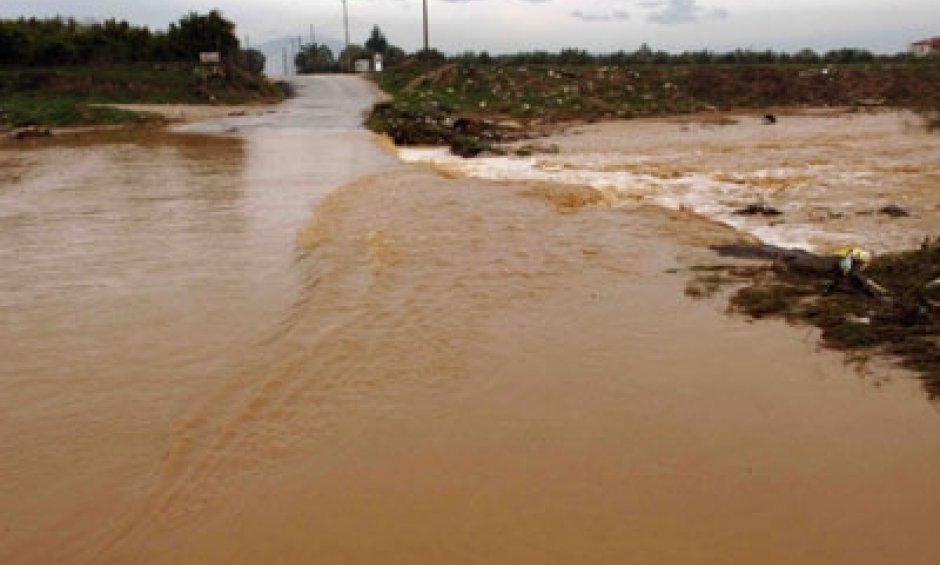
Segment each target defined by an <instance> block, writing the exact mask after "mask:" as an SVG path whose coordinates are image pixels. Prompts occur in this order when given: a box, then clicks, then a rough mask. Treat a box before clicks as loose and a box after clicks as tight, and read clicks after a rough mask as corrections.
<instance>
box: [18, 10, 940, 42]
mask: <svg viewBox="0 0 940 565" xmlns="http://www.w3.org/2000/svg"><path fill="white" fill-rule="evenodd" d="M427 3H428V12H429V18H428V19H429V28H430V43H431V47H433V48H436V49H439V50H441V51H444V52H446V53H460V52H464V51H477V52H480V51H488V52H490V53H491V54H498V53H512V52H519V51H535V50H546V51H557V50H559V49H562V48H567V47H572V48H578V49H585V50H587V51H591V52H595V53H610V52H614V51H619V50H624V51H633V50H635V49H636V48H638V47H639V46H640V45H641V44H643V43H646V44H648V45H649V46H650V47H652V48H653V49H656V50H659V49H662V50H665V51H671V52H678V51H685V50H700V49H709V50H712V51H728V50H733V49H736V48H742V49H774V50H781V51H797V50H799V49H802V48H804V47H808V48H811V49H814V50H816V51H826V50H829V49H835V48H840V47H857V48H863V49H869V50H871V51H874V52H876V53H896V52H898V51H903V50H906V49H907V48H908V44H909V43H911V42H912V41H916V40H919V39H924V38H927V37H933V36H940V0H590V1H588V0H427ZM211 9H218V10H220V11H221V12H222V13H223V15H224V16H225V17H226V18H228V19H230V20H232V21H234V22H235V23H236V24H237V26H238V34H239V36H240V37H241V39H242V40H245V39H246V38H247V40H248V41H249V43H251V44H253V45H258V44H260V43H263V42H265V41H268V40H271V39H276V38H279V37H284V36H291V37H296V36H298V35H300V36H303V38H304V41H305V42H306V41H309V37H310V26H311V25H313V26H314V27H313V31H314V37H317V38H324V37H330V38H333V39H339V40H342V39H343V1H342V0H162V1H160V2H155V1H153V0H81V1H77V2H76V1H75V0H2V1H0V18H15V17H20V16H36V17H47V16H55V15H62V16H73V17H76V18H77V19H99V20H100V19H104V18H111V17H113V18H116V19H119V20H127V21H129V22H131V23H133V24H138V25H146V26H149V27H150V28H151V29H166V27H167V25H168V24H169V23H170V22H173V21H176V20H178V19H179V18H180V17H181V16H183V15H185V14H187V13H189V12H191V11H196V12H200V13H205V12H208V11H209V10H211ZM347 9H348V13H349V33H350V40H351V41H352V42H354V43H363V42H364V41H365V39H366V38H367V37H368V35H369V32H370V30H371V29H372V27H373V26H375V25H377V26H379V28H380V29H381V30H382V32H383V33H384V34H385V36H386V37H387V38H388V40H389V42H390V43H392V44H394V45H398V46H400V47H402V48H403V49H405V50H406V51H414V50H416V49H419V48H420V47H421V46H422V0H347Z"/></svg>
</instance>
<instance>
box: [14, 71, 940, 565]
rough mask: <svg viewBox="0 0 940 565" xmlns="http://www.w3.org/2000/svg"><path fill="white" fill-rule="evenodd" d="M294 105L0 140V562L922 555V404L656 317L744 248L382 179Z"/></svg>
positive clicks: (532, 196)
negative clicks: (721, 259) (700, 271)
mask: <svg viewBox="0 0 940 565" xmlns="http://www.w3.org/2000/svg"><path fill="white" fill-rule="evenodd" d="M302 87H303V90H302V91H301V97H300V98H298V99H297V100H294V101H291V102H290V103H288V104H286V105H284V106H281V107H278V108H277V109H276V110H277V112H278V113H277V114H263V115H261V116H256V117H249V116H246V117H233V118H231V119H226V120H224V121H221V122H214V123H211V124H199V125H191V126H187V127H186V128H185V129H186V130H187V131H185V132H177V133H166V134H160V133H152V134H146V135H144V136H142V135H141V134H140V133H139V132H128V133H122V134H108V135H107V136H104V137H97V136H92V137H91V138H86V137H83V138H81V139H78V140H71V141H65V140H62V141H56V142H54V143H53V144H37V145H31V146H13V147H7V148H4V149H3V150H2V151H0V161H2V163H3V166H2V167H0V214H2V218H0V241H2V244H3V245H2V247H0V249H2V253H4V254H5V255H4V256H3V257H2V260H3V265H4V271H3V275H4V276H3V278H2V280H0V285H2V288H0V290H2V294H0V297H2V302H0V307H2V321H0V324H2V325H0V360H2V361H3V364H2V371H0V377H2V378H0V449H2V453H3V454H4V457H3V458H2V459H0V484H2V485H3V487H2V488H0V561H2V562H4V563H47V562H63V563H89V562H92V563H128V562H142V563H206V562H225V563H259V562H270V561H279V562H286V563H309V562H318V563H375V562H383V563H424V562H446V563H572V562H590V563H615V562H616V563H619V562H624V561H636V562H650V563H679V564H683V563H732V562H742V563H747V562H760V563H780V564H784V563H787V564H789V563H819V564H822V563H835V562H839V563H841V562H851V563H870V564H881V563H886V562H901V563H924V564H927V563H932V562H933V560H934V557H935V555H936V553H937V551H938V550H940V542H938V541H937V540H936V536H935V535H934V529H935V528H934V524H935V521H936V519H937V518H940V495H938V494H937V493H940V489H938V488H937V487H940V478H938V477H940V426H938V424H940V415H938V412H937V409H936V407H935V406H934V405H933V404H931V403H930V402H929V401H928V400H927V399H926V397H925V395H924V394H923V391H922V390H921V389H920V387H919V384H918V383H917V382H916V381H915V380H913V379H912V378H910V375H908V374H906V373H904V372H902V371H899V370H896V369H894V368H892V367H891V365H890V364H889V363H882V362H873V363H871V364H869V365H868V366H866V367H863V368H862V369H859V368H858V367H856V366H852V365H847V364H846V363H845V360H844V358H843V357H842V356H841V355H840V354H838V353H835V352H830V351H824V350H820V348H819V346H818V343H817V339H816V335H815V333H814V332H812V331H807V330H805V329H795V328H791V327H788V326H785V325H783V324H779V323H766V324H765V323H761V324H751V323H748V322H746V321H744V320H741V319H737V318H733V317H729V316H727V315H726V314H725V313H724V310H723V305H722V304H721V303H720V302H719V301H715V302H708V301H692V300H690V299H688V298H687V297H685V296H684V294H683V287H684V285H685V282H686V275H685V273H684V271H683V269H685V268H686V267H688V266H689V265H691V264H695V263H697V262H699V261H701V260H703V259H704V258H707V257H708V256H709V255H708V254H707V252H706V251H705V250H703V247H704V246H705V245H707V244H709V243H717V242H728V241H736V240H739V239H740V238H742V237H743V236H742V234H741V233H739V232H735V231H733V230H731V229H729V228H728V227H725V226H721V225H718V224H715V223H713V222H709V221H705V220H703V219H702V218H701V217H699V216H697V215H694V214H690V213H688V212H687V211H683V210H679V211H668V210H664V209H663V208H661V207H657V206H651V205H649V203H639V204H637V205H631V206H619V207H618V206H585V207H577V206H575V207H567V208H564V209H560V208H559V207H558V206H556V205H555V204H557V202H566V203H571V202H579V201H580V200H579V199H581V198H582V197H583V196H584V194H583V192H582V190H581V189H580V188H577V187H572V186H563V185H560V184H556V183H554V182H549V181H550V180H551V179H549V180H545V179H540V178H536V179H531V178H530V179H517V180H515V181H514V182H510V183H493V182H489V181H486V180H474V179H465V178H460V177H458V178H454V174H453V171H452V170H450V171H448V176H441V175H439V174H437V173H435V172H433V171H430V170H425V169H424V168H421V167H416V168H414V167H406V166H403V165H400V164H398V162H397V161H396V160H395V159H394V158H393V157H392V156H391V155H390V154H389V153H387V152H385V151H383V150H382V148H380V147H379V146H378V145H377V144H376V142H375V141H374V140H373V139H372V138H371V137H370V136H369V135H368V134H366V133H365V132H362V131H360V130H358V129H357V128H356V127H355V125H356V123H358V120H359V117H358V112H359V108H360V107H364V106H366V105H368V103H369V102H370V101H371V100H372V96H373V94H372V92H371V90H370V89H369V88H368V87H367V86H366V85H365V83H362V82H358V81H356V80H355V79H349V78H344V77H335V78H332V79H326V78H310V79H305V82H304V83H303V85H302ZM350 100H359V102H358V103H356V104H352V105H351V106H350ZM350 116H355V117H350ZM656 131H659V130H655V131H653V132H652V133H650V132H648V133H649V134H650V135H653V134H655V132H656ZM595 139H596V140H604V139H608V140H609V139H613V136H610V137H606V138H605V137H603V136H602V135H598V136H597V137H596V138H595ZM579 141H581V140H580V138H575V141H571V143H573V144H577V143H578V142H579ZM583 143H585V144H587V142H583ZM665 145H668V143H667V144H664V146H665ZM723 154H725V155H727V154H726V153H723ZM928 158H933V157H928ZM698 166H699V167H701V168H706V167H707V166H708V162H706V161H704V160H703V161H701V162H700V163H699V165H698ZM715 168H716V169H718V168H722V169H732V170H731V171H730V172H729V173H728V174H731V173H734V172H735V171H736V170H737V169H734V167H732V166H731V165H728V164H727V163H725V162H719V163H718V164H717V165H716V166H715ZM738 172H740V174H742V175H743V174H747V173H748V172H749V171H748V170H746V169H744V168H741V170H740V171H738ZM341 185H342V186H341ZM314 206H315V211H314ZM559 210H560V211H561V212H563V213H560V212H559ZM918 213H920V212H919V211H918Z"/></svg>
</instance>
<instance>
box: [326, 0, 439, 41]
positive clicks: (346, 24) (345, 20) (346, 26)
mask: <svg viewBox="0 0 940 565" xmlns="http://www.w3.org/2000/svg"><path fill="white" fill-rule="evenodd" d="M424 1H425V2H427V0H424ZM343 28H344V29H345V30H346V48H347V49H349V12H348V11H347V10H346V0H343Z"/></svg>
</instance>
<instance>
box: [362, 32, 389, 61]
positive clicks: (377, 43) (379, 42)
mask: <svg viewBox="0 0 940 565" xmlns="http://www.w3.org/2000/svg"><path fill="white" fill-rule="evenodd" d="M365 48H366V50H368V51H369V52H371V53H381V54H382V55H384V54H385V52H386V51H388V40H387V39H386V38H385V34H383V33H382V30H380V29H379V26H373V27H372V33H371V34H370V35H369V39H367V40H366V43H365Z"/></svg>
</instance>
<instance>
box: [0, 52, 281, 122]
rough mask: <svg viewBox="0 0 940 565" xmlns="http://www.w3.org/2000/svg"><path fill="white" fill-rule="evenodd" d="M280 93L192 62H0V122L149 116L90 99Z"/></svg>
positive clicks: (251, 98) (244, 99)
mask: <svg viewBox="0 0 940 565" xmlns="http://www.w3.org/2000/svg"><path fill="white" fill-rule="evenodd" d="M278 99H280V93H279V92H278V91H277V89H276V88H275V87H274V86H273V85H272V84H270V83H269V82H267V81H266V80H264V79H263V78H261V77H257V76H254V75H250V74H248V73H246V72H244V71H241V70H238V69H234V70H232V71H230V73H229V76H228V77H227V78H225V79H224V80H223V79H220V78H211V79H207V78H204V77H202V76H200V75H199V74H198V73H197V72H196V71H195V70H194V67H193V66H192V65H181V64H133V65H96V66H75V67H55V68H17V67H0V110H2V111H3V113H4V116H3V117H0V128H2V127H15V126H17V125H21V124H24V123H38V124H41V125H43V126H74V125H89V124H125V123H138V122H144V121H148V120H153V119H154V118H153V117H146V116H140V115H136V114H133V113H132V112H126V111H121V110H115V109H110V108H97V107H93V106H91V105H92V104H106V103H125V104H127V103H144V104H172V103H176V104H212V103H222V104H243V103H251V102H267V101H274V100H278Z"/></svg>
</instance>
